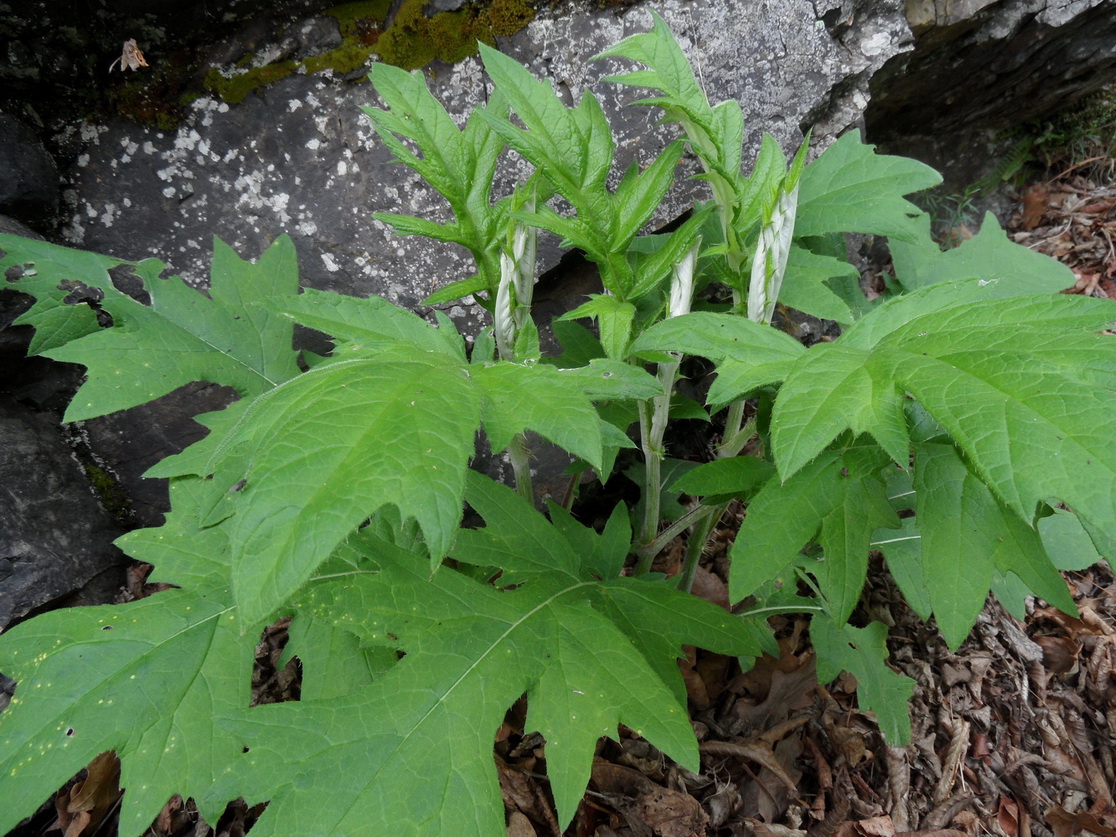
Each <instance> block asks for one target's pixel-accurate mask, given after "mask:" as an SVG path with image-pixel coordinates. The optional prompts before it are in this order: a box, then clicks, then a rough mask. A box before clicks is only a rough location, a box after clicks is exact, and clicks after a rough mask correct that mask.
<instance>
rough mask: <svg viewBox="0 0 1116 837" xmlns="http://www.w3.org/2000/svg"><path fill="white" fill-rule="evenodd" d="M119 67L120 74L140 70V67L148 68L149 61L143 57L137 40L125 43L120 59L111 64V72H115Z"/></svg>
mask: <svg viewBox="0 0 1116 837" xmlns="http://www.w3.org/2000/svg"><path fill="white" fill-rule="evenodd" d="M118 65H119V67H120V72H124V71H125V70H138V69H139V68H140V67H146V66H147V59H146V58H144V57H143V51H142V50H141V49H140V48H139V44H137V43H136V39H135V38H129V39H128V40H126V41H125V42H124V49H123V51H122V52H121V53H120V57H119V58H117V59H116V60H115V61H113V62H112V63H111V64H109V72H110V73H111V72H112V71H113V70H115V69H116V67H117V66H118Z"/></svg>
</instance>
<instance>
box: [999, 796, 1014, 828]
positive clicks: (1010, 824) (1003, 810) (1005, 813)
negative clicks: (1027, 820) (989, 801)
mask: <svg viewBox="0 0 1116 837" xmlns="http://www.w3.org/2000/svg"><path fill="white" fill-rule="evenodd" d="M996 822H997V823H999V826H1000V830H1001V831H1003V832H1004V834H1006V835H1007V837H1015V835H1016V834H1018V833H1019V806H1018V805H1017V804H1015V800H1014V799H1008V798H1007V797H1006V796H1001V797H1000V804H999V806H998V807H997V809H996Z"/></svg>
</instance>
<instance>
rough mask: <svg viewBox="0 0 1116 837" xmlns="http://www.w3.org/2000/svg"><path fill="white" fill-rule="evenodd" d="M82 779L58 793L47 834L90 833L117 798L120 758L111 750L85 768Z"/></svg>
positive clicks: (74, 835)
mask: <svg viewBox="0 0 1116 837" xmlns="http://www.w3.org/2000/svg"><path fill="white" fill-rule="evenodd" d="M85 773H86V775H85V778H84V779H80V780H78V781H77V782H75V783H74V785H73V786H72V787H71V788H69V790H63V791H59V793H58V796H57V797H55V800H54V807H55V809H56V810H57V812H58V817H57V819H55V821H54V824H53V825H52V826H51V827H50V828H49V829H47V830H48V831H61V832H63V834H64V837H79V835H83V834H84V835H89V834H93V833H94V832H95V831H96V830H97V828H98V827H99V826H100V825H101V823H102V822H103V821H104V819H105V817H107V816H108V815H109V813H110V812H111V811H112V809H113V808H114V807H115V806H116V801H117V800H118V799H119V798H120V793H121V791H120V759H118V758H117V757H116V753H115V752H113V751H112V750H109V751H107V752H104V753H101V754H100V755H99V756H97V758H95V759H93V761H91V762H90V763H89V766H88V767H87V768H86V769H85Z"/></svg>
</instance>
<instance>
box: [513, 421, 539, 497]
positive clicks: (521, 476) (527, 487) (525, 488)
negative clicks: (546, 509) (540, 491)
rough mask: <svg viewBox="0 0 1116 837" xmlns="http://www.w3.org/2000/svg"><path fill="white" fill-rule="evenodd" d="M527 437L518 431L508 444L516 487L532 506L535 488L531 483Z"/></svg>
mask: <svg viewBox="0 0 1116 837" xmlns="http://www.w3.org/2000/svg"><path fill="white" fill-rule="evenodd" d="M526 441H527V440H526V438H525V437H524V435H523V434H522V433H517V434H516V435H515V436H514V437H513V438H512V440H511V444H510V445H508V457H509V458H510V459H511V465H512V472H513V473H514V474H515V488H516V490H517V491H518V492H519V493H520V494H522V495H523V497H524V498H525V499H526V500H527V502H528V503H530V504H531V505H532V506H534V505H535V488H534V486H533V485H532V484H531V455H530V453H529V452H528V450H527V444H526Z"/></svg>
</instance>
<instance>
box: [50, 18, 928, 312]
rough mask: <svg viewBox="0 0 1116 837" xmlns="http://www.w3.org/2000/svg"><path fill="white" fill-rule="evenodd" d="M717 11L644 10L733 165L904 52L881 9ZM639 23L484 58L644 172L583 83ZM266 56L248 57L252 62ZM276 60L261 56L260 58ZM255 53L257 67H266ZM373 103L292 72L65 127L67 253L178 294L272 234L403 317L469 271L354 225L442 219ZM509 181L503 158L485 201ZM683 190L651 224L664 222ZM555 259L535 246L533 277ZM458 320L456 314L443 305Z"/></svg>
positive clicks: (784, 136) (786, 140) (583, 23)
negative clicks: (557, 99)
mask: <svg viewBox="0 0 1116 837" xmlns="http://www.w3.org/2000/svg"><path fill="white" fill-rule="evenodd" d="M817 5H819V6H821V7H822V8H821V10H820V11H816V10H815V4H811V3H805V2H782V3H773V2H769V3H758V4H757V3H752V2H747V3H744V2H737V3H725V2H715V1H714V0H696V2H686V3H683V2H679V1H678V0H672V2H666V3H663V4H660V5H659V6H657V8H658V9H659V10H660V11H661V13H662V14H663V15H664V17H666V19H667V20H668V22H669V23H670V24H671V26H672V27H673V29H674V31H675V32H676V33H677V35H678V36H679V38H680V39H681V41H682V43H683V46H684V48H685V49H686V50H687V52H688V53H689V54H690V55H691V56H692V57H693V59H694V62H695V64H696V66H697V67H698V70H699V72H700V74H701V77H702V79H703V82H704V83H705V85H706V87H707V89H708V91H709V95H710V97H711V98H712V99H713V100H714V101H718V100H720V99H724V98H730V97H731V98H736V99H738V100H739V101H740V102H741V104H742V106H743V108H744V111H745V115H746V118H747V131H748V134H747V144H748V151H749V153H754V151H755V150H756V149H757V148H758V145H759V140H760V138H761V135H762V133H763V132H764V131H769V132H771V133H772V134H774V136H775V137H776V138H777V139H778V140H779V141H780V142H781V143H782V144H783V145H784V146H785V147H786V148H787V149H788V150H793V148H794V147H795V146H797V144H798V143H799V142H801V139H802V136H803V130H804V129H805V128H808V127H810V126H811V125H816V124H819V123H820V125H821V126H822V130H821V131H820V132H819V133H816V134H815V143H816V144H817V145H819V146H820V145H824V144H825V143H826V142H827V141H828V140H829V139H831V138H832V137H833V136H834V135H835V134H837V133H839V132H840V131H842V130H844V129H846V128H847V127H848V126H849V125H850V124H852V123H853V122H855V120H856V118H857V117H858V116H859V112H860V110H861V109H862V108H863V105H864V103H865V101H866V98H865V97H866V90H867V80H868V78H869V77H870V76H871V74H872V71H873V70H874V69H875V68H877V67H879V66H881V65H882V64H883V62H884V61H886V60H887V59H888V58H890V57H891V56H893V55H895V54H896V53H897V52H898V51H899V50H901V49H903V48H904V45H905V44H906V42H907V41H908V40H909V31H908V30H907V27H906V24H905V21H904V20H903V17H902V14H901V11H900V9H899V5H900V4H899V2H898V0H888V2H886V3H877V4H875V10H874V11H873V13H872V15H871V16H870V17H869V16H865V15H861V16H860V17H859V18H857V19H856V20H855V21H853V23H852V24H851V25H849V26H847V27H846V28H845V29H844V31H843V32H842V34H841V36H840V37H834V35H833V34H831V32H830V30H829V29H828V28H827V24H826V17H825V16H826V14H828V12H827V9H828V8H830V7H832V8H833V9H840V5H839V4H835V3H830V4H829V5H828V6H826V4H824V3H822V4H817ZM648 25H649V17H648V15H647V12H646V11H645V10H644V9H642V8H635V9H632V10H631V11H629V12H627V13H626V14H623V15H620V16H617V15H616V14H614V13H613V12H597V11H587V10H584V9H574V10H565V12H564V13H563V14H561V15H555V16H542V17H540V19H538V20H536V21H535V22H534V23H532V24H531V25H530V26H529V27H528V28H527V29H526V30H524V31H523V32H521V33H520V34H519V35H517V36H515V37H514V38H512V39H511V40H510V41H509V42H507V43H505V44H502V45H501V47H502V49H503V50H504V51H505V52H507V53H509V54H511V55H513V56H514V57H516V58H517V59H519V60H521V61H523V62H524V63H526V64H527V65H528V66H529V67H530V68H531V69H532V70H533V71H534V72H536V73H538V74H540V75H543V76H546V77H549V78H551V79H552V80H553V81H554V82H555V84H556V85H557V87H558V89H559V91H560V92H561V93H562V95H563V96H564V97H566V98H567V99H569V100H570V101H571V102H572V101H574V100H576V99H577V98H578V97H580V95H581V94H582V93H583V92H584V91H585V90H593V91H594V92H595V93H596V94H597V95H598V96H599V97H600V98H601V100H602V103H603V104H604V106H605V109H606V112H607V113H608V114H609V116H610V118H611V119H612V120H613V125H614V126H615V130H616V132H617V143H618V152H617V163H618V170H621V169H622V168H623V167H624V166H626V165H627V164H628V163H629V162H630V161H632V160H640V161H641V162H646V161H648V160H650V159H651V158H652V157H653V156H654V154H656V153H657V152H658V151H659V150H660V149H661V147H662V146H663V145H664V144H665V143H666V142H667V141H668V140H669V139H670V138H671V137H672V136H673V132H672V131H671V130H670V129H665V128H656V127H655V126H654V121H655V119H656V116H655V114H654V113H652V112H650V111H648V110H646V109H640V108H624V107H623V105H624V104H625V103H626V102H630V101H632V100H634V99H635V98H638V95H639V94H638V93H637V91H634V90H631V89H629V88H623V87H620V86H617V85H613V84H607V83H604V82H602V81H601V79H602V77H603V76H605V75H607V74H608V73H609V72H611V71H613V70H615V69H616V68H617V65H615V64H611V63H609V64H606V63H600V62H598V63H590V62H589V59H590V58H591V57H592V56H593V55H594V54H595V53H596V52H598V51H600V50H602V49H603V48H605V47H607V46H610V45H612V44H614V43H615V42H616V41H618V40H619V39H620V38H622V37H624V36H626V35H629V34H632V33H635V32H639V31H645V30H646V29H647V28H648ZM264 49H266V47H263V48H261V51H263V50H264ZM280 53H281V50H279V51H278V52H276V53H275V54H276V55H278V54H280ZM269 54H270V53H269ZM431 87H432V89H433V91H434V93H435V95H436V96H437V97H438V98H439V99H440V100H441V101H443V102H444V103H445V104H446V106H447V108H448V109H449V110H450V112H451V113H453V114H454V115H455V116H462V115H463V114H465V113H466V112H467V110H468V109H469V108H470V107H471V106H472V105H473V104H474V103H476V102H477V101H480V100H482V99H483V98H484V96H485V95H486V92H487V89H486V85H485V79H484V76H483V73H482V69H481V65H480V63H479V62H478V61H477V60H476V59H467V60H465V61H463V62H461V63H460V64H458V65H456V66H454V67H441V68H438V69H437V71H436V72H432V73H431ZM373 104H375V97H374V93H373V91H372V90H371V88H370V87H369V86H368V85H367V84H351V83H347V82H344V81H341V80H338V79H334V78H332V77H331V76H330V75H329V74H328V73H324V74H319V75H314V76H306V75H294V76H290V77H287V78H285V79H282V80H280V81H278V82H275V83H273V84H270V85H268V86H266V87H262V88H260V89H259V91H258V92H257V93H255V94H252V95H250V96H249V97H248V98H246V99H245V100H244V101H243V102H241V103H239V104H236V105H229V104H226V103H224V102H221V101H217V100H215V99H212V98H207V97H203V98H200V99H198V100H196V101H195V102H194V105H193V110H192V112H191V114H190V116H189V118H188V119H187V120H186V123H185V124H183V125H182V127H180V128H179V129H178V130H177V131H176V132H166V131H157V130H154V129H148V128H142V127H138V126H136V125H134V124H129V123H123V122H119V123H110V124H104V125H93V124H87V125H84V126H82V127H81V128H80V132H81V135H82V137H83V139H84V140H85V141H86V148H85V151H84V153H82V154H81V155H80V156H79V157H78V159H77V163H76V165H75V167H74V168H73V169H72V170H71V171H70V172H69V176H70V185H69V188H68V189H67V190H66V192H65V199H66V206H67V215H68V223H67V225H66V228H65V233H64V234H65V237H66V239H67V241H69V242H70V243H72V244H74V245H75V246H80V247H83V248H86V249H91V250H97V251H100V252H106V253H109V254H112V255H118V256H121V257H126V258H142V257H145V256H148V255H155V256H157V257H159V258H161V259H163V260H164V261H166V262H167V263H168V265H170V268H171V270H172V272H175V273H178V274H180V275H182V276H183V278H185V279H186V280H187V281H188V282H190V283H191V284H194V285H196V286H199V287H200V286H203V285H204V284H205V282H206V281H207V264H208V261H209V257H210V252H211V242H212V237H213V236H214V235H220V236H221V237H222V238H223V239H224V240H226V241H227V242H228V243H230V244H232V245H233V246H234V247H235V248H236V249H237V250H238V251H239V252H241V253H242V255H245V256H255V255H258V254H259V253H260V252H261V251H262V250H263V249H264V248H265V247H266V246H267V245H268V244H269V243H270V242H271V241H272V240H274V239H275V238H276V237H277V236H278V235H280V234H282V233H285V232H287V233H290V234H291V235H292V236H293V237H294V239H295V243H296V246H297V247H298V250H299V254H300V270H301V272H302V279H303V282H304V283H305V284H307V285H309V286H312V287H317V288H325V289H330V290H336V291H342V292H345V293H353V294H369V293H375V294H379V295H382V296H385V297H387V298H388V299H391V300H392V301H395V302H398V303H400V304H404V305H410V306H413V305H415V304H416V303H417V302H418V301H419V300H421V299H422V298H423V297H425V296H426V295H427V294H429V293H430V292H432V291H433V290H436V289H437V288H439V287H441V286H442V285H444V284H446V283H448V282H450V281H454V280H457V279H462V278H465V277H467V276H468V275H469V273H470V272H471V269H472V265H471V263H470V260H469V259H468V258H467V257H466V256H465V254H464V253H463V252H458V251H454V250H453V249H452V248H449V247H443V246H440V245H439V246H431V245H430V244H429V242H426V241H423V240H416V239H401V238H397V237H394V236H393V235H391V233H390V231H389V230H388V229H387V228H386V227H385V225H383V224H381V223H379V222H377V221H375V220H373V219H372V217H371V215H372V213H373V212H374V211H401V212H405V213H407V214H413V215H420V216H424V217H430V218H435V219H437V218H442V217H445V213H446V211H447V210H446V208H445V207H444V205H443V203H442V201H441V198H440V197H439V196H437V195H436V194H434V193H432V192H431V190H430V189H429V188H428V187H426V186H425V185H424V184H422V183H421V182H419V180H418V178H417V176H416V175H414V174H413V173H412V172H411V171H410V170H409V169H405V168H403V167H402V166H399V165H396V164H394V163H392V161H391V158H390V155H389V154H388V152H387V150H386V149H385V148H384V146H383V144H382V143H381V142H380V141H379V140H378V138H377V137H376V136H375V135H374V133H373V131H372V129H371V127H370V125H369V124H368V122H367V119H366V118H365V117H364V115H363V114H362V112H361V110H360V109H361V107H362V106H364V105H373ZM516 171H517V169H516V162H515V161H514V160H509V165H508V167H507V169H506V170H505V173H504V176H503V180H502V181H501V183H502V185H503V188H508V186H509V184H510V179H509V178H510V177H512V176H514V173H515V172H516ZM687 188H688V189H689V190H691V191H692V190H693V189H694V188H695V186H694V184H692V183H690V184H683V188H682V189H680V190H679V194H677V195H676V196H675V197H674V198H673V199H672V200H671V201H670V202H668V204H667V205H665V206H664V207H663V210H662V212H661V213H660V216H659V218H658V219H657V220H658V221H659V222H662V223H666V222H668V221H670V220H672V219H673V218H674V217H676V216H677V215H678V214H679V213H680V212H682V211H683V210H684V208H685V207H686V205H687V204H688V201H689V198H690V197H691V195H690V194H685V193H684V191H685V189H687ZM559 255H560V254H559V252H558V251H557V248H556V245H555V243H554V242H550V243H549V244H547V245H544V246H543V248H542V254H541V259H542V265H541V266H542V269H544V270H545V269H547V268H549V267H552V266H553V265H554V264H555V263H556V262H557V260H558V257H559ZM450 313H451V316H455V317H457V318H462V317H465V316H466V314H467V313H469V311H468V309H467V308H466V307H465V306H450Z"/></svg>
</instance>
